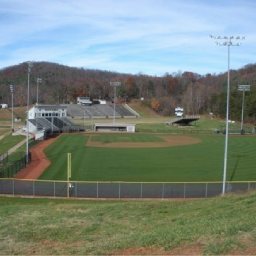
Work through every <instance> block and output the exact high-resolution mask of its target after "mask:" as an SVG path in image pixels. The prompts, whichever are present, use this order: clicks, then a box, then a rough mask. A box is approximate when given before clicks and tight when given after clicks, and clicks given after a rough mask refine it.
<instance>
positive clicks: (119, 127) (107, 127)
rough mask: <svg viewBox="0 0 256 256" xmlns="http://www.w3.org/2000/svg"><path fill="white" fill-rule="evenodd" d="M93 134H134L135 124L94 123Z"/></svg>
mask: <svg viewBox="0 0 256 256" xmlns="http://www.w3.org/2000/svg"><path fill="white" fill-rule="evenodd" d="M94 131H95V132H135V124H121V123H113V124H103V123H95V124H94Z"/></svg>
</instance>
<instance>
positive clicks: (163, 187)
mask: <svg viewBox="0 0 256 256" xmlns="http://www.w3.org/2000/svg"><path fill="white" fill-rule="evenodd" d="M162 199H164V183H163V191H162Z"/></svg>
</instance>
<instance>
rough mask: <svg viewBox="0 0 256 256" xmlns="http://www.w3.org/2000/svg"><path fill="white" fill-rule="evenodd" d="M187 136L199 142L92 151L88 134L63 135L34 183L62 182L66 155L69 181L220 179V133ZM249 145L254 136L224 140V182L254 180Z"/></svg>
mask: <svg viewBox="0 0 256 256" xmlns="http://www.w3.org/2000/svg"><path fill="white" fill-rule="evenodd" d="M161 136H163V135H161ZM193 137H197V138H200V139H201V140H202V143H199V144H194V145H186V146H176V147H167V148H97V147H86V142H87V140H88V138H89V137H88V136H84V135H82V134H75V135H63V136H61V137H60V138H59V139H58V140H57V141H55V142H54V143H53V144H52V145H50V146H49V147H48V148H47V149H46V150H45V153H46V155H47V156H48V158H49V159H50V160H51V162H52V164H51V165H50V166H49V167H48V168H47V170H46V171H45V172H44V173H43V174H42V175H41V177H40V179H44V180H66V179H67V176H66V175H67V171H66V170H67V160H66V159H67V153H68V152H70V153H72V178H71V179H72V180H73V181H127V182H189V181H190V182H193V181H194V182H200V181H202V182H203V181H208V182H210V181H222V173H223V159H224V140H225V137H224V135H222V134H214V135H197V136H193ZM94 139H95V140H99V141H101V142H104V141H105V143H108V142H113V141H119V142H120V141H124V142H127V141H130V142H132V141H158V140H160V139H161V138H160V135H157V134H151V135H149V134H145V135H144V134H129V135H128V134H127V135H126V134H125V135H124V134H104V135H99V137H95V138H94ZM255 143H256V136H229V151H228V153H229V155H228V168H227V180H228V181H255V180H256V172H255V159H256V151H255Z"/></svg>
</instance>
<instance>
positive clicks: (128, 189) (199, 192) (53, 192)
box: [0, 179, 256, 199]
mask: <svg viewBox="0 0 256 256" xmlns="http://www.w3.org/2000/svg"><path fill="white" fill-rule="evenodd" d="M251 189H256V181H255V182H230V183H227V184H226V192H227V193H231V192H239V191H248V190H251ZM221 193H222V183H221V182H210V183H125V182H124V183H123V182H69V183H68V182H64V181H40V180H16V179H0V194H7V195H13V196H15V195H25V196H47V197H74V198H95V199H97V198H113V199H124V198H137V199H143V198H155V199H170V198H209V197H214V196H218V195H220V194H221Z"/></svg>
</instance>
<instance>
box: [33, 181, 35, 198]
mask: <svg viewBox="0 0 256 256" xmlns="http://www.w3.org/2000/svg"><path fill="white" fill-rule="evenodd" d="M33 197H35V181H34V180H33Z"/></svg>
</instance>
